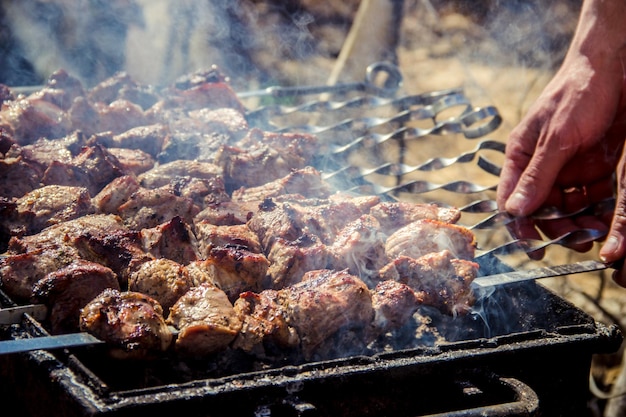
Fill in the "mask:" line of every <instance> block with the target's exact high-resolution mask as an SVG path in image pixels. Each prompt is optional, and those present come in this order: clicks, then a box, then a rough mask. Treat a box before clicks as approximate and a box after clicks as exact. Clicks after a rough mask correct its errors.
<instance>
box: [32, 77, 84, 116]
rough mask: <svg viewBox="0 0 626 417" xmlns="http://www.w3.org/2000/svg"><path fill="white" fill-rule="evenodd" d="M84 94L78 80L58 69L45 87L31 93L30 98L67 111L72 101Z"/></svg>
mask: <svg viewBox="0 0 626 417" xmlns="http://www.w3.org/2000/svg"><path fill="white" fill-rule="evenodd" d="M84 94H85V90H84V88H83V85H82V84H81V82H80V80H79V79H78V78H76V77H74V76H72V75H70V74H68V72H67V71H65V70H63V69H60V70H57V71H55V72H53V73H52V74H51V75H50V77H49V78H48V80H47V82H46V85H45V87H44V88H43V89H41V90H39V91H38V92H36V93H33V94H32V96H33V97H38V98H41V99H43V100H46V101H49V102H50V103H52V104H55V105H56V106H58V107H59V108H61V109H63V110H68V109H69V108H70V106H71V105H72V102H73V101H74V99H76V97H80V96H83V95H84Z"/></svg>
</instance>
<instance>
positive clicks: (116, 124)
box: [94, 99, 150, 134]
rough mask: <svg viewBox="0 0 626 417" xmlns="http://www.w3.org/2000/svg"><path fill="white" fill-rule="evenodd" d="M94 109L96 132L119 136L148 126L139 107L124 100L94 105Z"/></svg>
mask: <svg viewBox="0 0 626 417" xmlns="http://www.w3.org/2000/svg"><path fill="white" fill-rule="evenodd" d="M94 108H95V109H96V111H97V112H98V125H97V131H98V132H112V133H113V134H120V133H123V132H126V131H127V130H129V129H132V128H134V127H137V126H145V125H148V124H150V123H149V120H148V118H147V117H146V115H145V113H144V111H143V109H142V108H141V106H139V105H138V104H135V103H132V102H130V101H128V100H125V99H117V100H115V101H113V102H111V103H110V104H104V103H101V102H98V103H94Z"/></svg>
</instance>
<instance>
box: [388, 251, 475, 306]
mask: <svg viewBox="0 0 626 417" xmlns="http://www.w3.org/2000/svg"><path fill="white" fill-rule="evenodd" d="M477 274H478V264H476V263H474V262H471V261H467V260H463V259H456V258H455V257H454V255H453V254H452V253H451V252H450V251H448V250H443V251H441V252H433V253H429V254H426V255H424V256H422V257H420V258H418V259H414V258H410V257H407V256H400V257H398V258H396V259H394V260H393V261H391V262H390V263H389V264H387V265H385V266H384V267H383V268H382V269H381V271H380V276H381V279H382V280H394V281H398V282H402V283H404V284H407V285H408V286H409V287H411V288H412V289H413V290H414V291H415V292H416V294H417V297H418V299H419V300H420V302H421V303H423V304H426V305H431V306H433V307H436V308H438V309H439V310H441V311H443V312H444V313H449V314H459V313H464V312H467V311H468V310H469V308H470V307H471V306H472V304H473V303H474V295H473V292H472V290H471V288H470V285H471V283H472V281H473V280H474V278H476V276H477Z"/></svg>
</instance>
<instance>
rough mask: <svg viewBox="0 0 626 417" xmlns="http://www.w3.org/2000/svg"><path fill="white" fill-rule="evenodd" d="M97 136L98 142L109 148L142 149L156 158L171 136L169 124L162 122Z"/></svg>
mask: <svg viewBox="0 0 626 417" xmlns="http://www.w3.org/2000/svg"><path fill="white" fill-rule="evenodd" d="M107 133H108V134H100V135H98V136H97V137H96V140H97V142H98V143H101V144H102V145H104V146H106V147H108V148H123V149H135V150H141V151H143V152H145V153H147V154H149V155H150V156H152V157H153V158H156V156H157V155H158V153H159V152H160V151H161V148H162V147H163V143H164V142H165V141H166V139H167V137H168V136H169V128H168V126H166V125H164V124H162V123H156V124H151V125H147V126H136V127H133V128H130V129H128V130H123V131H121V132H120V133H118V134H113V132H107Z"/></svg>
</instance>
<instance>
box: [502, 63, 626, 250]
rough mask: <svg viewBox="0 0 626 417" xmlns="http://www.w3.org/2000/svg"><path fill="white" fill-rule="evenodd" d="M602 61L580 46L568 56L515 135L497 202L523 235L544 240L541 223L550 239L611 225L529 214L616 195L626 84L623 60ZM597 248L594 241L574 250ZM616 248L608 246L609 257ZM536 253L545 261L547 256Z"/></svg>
mask: <svg viewBox="0 0 626 417" xmlns="http://www.w3.org/2000/svg"><path fill="white" fill-rule="evenodd" d="M596 66H597V68H596V67H594V66H593V65H591V63H590V60H589V59H587V57H586V56H584V55H582V54H580V53H577V52H576V51H574V52H571V53H570V54H568V58H567V59H566V60H565V62H564V63H563V66H562V67H561V69H560V70H559V72H558V73H557V74H556V76H555V77H554V78H553V79H552V81H551V82H550V83H549V84H548V86H547V87H546V88H545V89H544V91H543V93H542V94H541V95H540V97H539V98H538V100H537V101H536V102H535V103H534V105H533V106H532V107H531V108H530V110H529V112H528V113H527V115H526V117H525V118H524V119H523V120H522V122H521V123H520V124H519V125H518V126H517V127H516V128H515V129H514V130H513V131H512V132H511V135H510V137H509V142H508V143H507V151H506V160H505V163H504V165H503V169H502V173H501V176H500V184H499V186H498V196H497V199H498V205H499V207H500V208H501V209H503V210H506V211H508V212H509V213H511V214H513V215H515V216H517V217H518V220H516V221H515V222H514V223H512V224H511V225H510V226H511V227H510V231H511V233H512V234H513V236H514V237H516V238H531V239H539V238H540V234H539V231H538V230H537V228H539V229H540V230H542V231H543V232H544V233H545V234H546V235H547V236H548V237H549V238H556V237H559V236H562V235H563V234H565V233H567V232H569V231H572V230H579V229H581V228H593V229H599V230H608V229H609V225H610V224H611V222H612V219H611V214H610V213H609V214H603V215H601V216H594V215H585V216H578V217H570V218H566V219H560V220H550V221H537V222H533V221H531V220H530V219H529V218H528V217H527V216H529V215H531V214H532V213H534V212H535V211H536V210H538V209H540V208H543V207H548V206H550V207H557V208H559V209H560V210H562V211H565V212H575V211H577V210H579V209H581V208H583V207H586V206H587V205H589V204H593V203H596V202H599V201H602V200H604V199H606V198H607V197H611V196H613V194H614V184H613V174H614V171H615V168H616V166H617V165H618V162H619V159H620V155H621V150H622V147H623V142H624V138H625V137H626V101H625V100H624V96H625V95H624V94H623V92H624V91H626V84H625V82H624V77H623V71H622V69H621V64H620V65H618V62H617V61H615V62H614V63H613V64H607V63H606V62H605V61H603V62H601V64H597V65H596ZM618 66H619V67H620V68H618ZM624 176H626V174H624ZM623 207H626V201H625V202H624V206H623ZM624 223H625V225H624V228H623V230H622V231H624V232H626V220H625V221H624ZM616 230H617V229H615V230H614V231H616ZM612 234H613V233H612ZM617 243H618V244H617V247H618V249H617V250H618V253H620V256H621V257H623V256H624V253H625V252H626V242H624V239H623V238H622V239H621V240H619V241H618V242H617ZM591 247H592V243H587V244H583V245H577V246H574V247H573V249H576V250H579V251H586V250H589V249H591ZM613 252H614V251H613V250H610V251H609V250H608V248H607V250H605V251H603V252H602V254H605V255H606V254H607V253H613ZM532 255H534V256H533V257H535V258H540V257H542V255H543V253H541V252H537V253H535V254H531V256H532Z"/></svg>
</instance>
